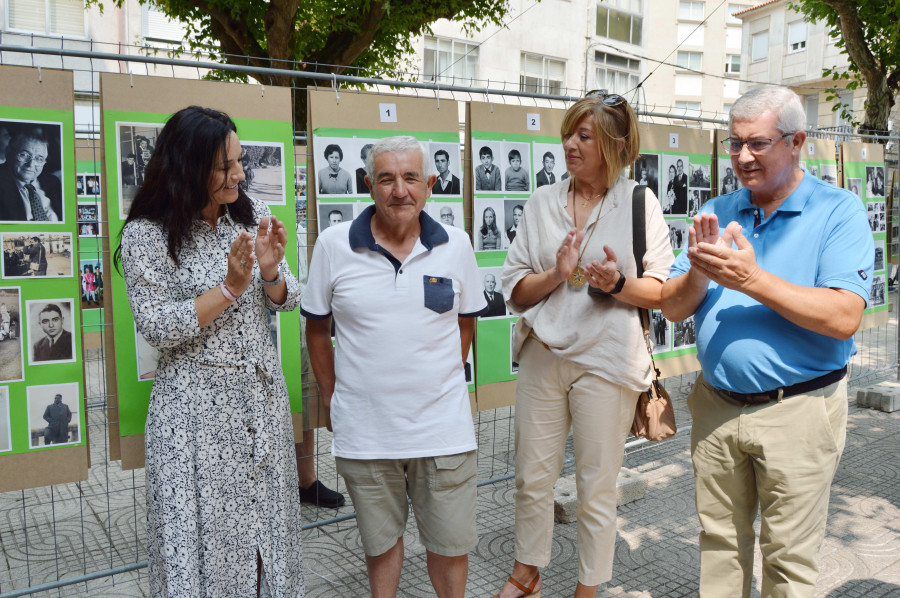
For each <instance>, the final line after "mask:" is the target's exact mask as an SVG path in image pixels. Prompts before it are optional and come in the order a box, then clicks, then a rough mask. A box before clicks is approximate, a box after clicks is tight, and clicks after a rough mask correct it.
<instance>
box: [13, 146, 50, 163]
mask: <svg viewBox="0 0 900 598" xmlns="http://www.w3.org/2000/svg"><path fill="white" fill-rule="evenodd" d="M16 159H17V160H18V161H19V162H22V163H23V164H24V163H25V162H32V163H34V164H36V165H37V166H43V165H44V164H46V163H47V158H46V156H33V155H31V152H26V151H24V150H23V151H21V152H16Z"/></svg>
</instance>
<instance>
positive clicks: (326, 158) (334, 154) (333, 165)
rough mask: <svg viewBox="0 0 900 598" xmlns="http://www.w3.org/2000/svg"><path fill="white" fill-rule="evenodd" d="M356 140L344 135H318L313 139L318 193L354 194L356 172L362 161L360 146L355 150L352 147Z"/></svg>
mask: <svg viewBox="0 0 900 598" xmlns="http://www.w3.org/2000/svg"><path fill="white" fill-rule="evenodd" d="M356 141H358V140H355V139H347V138H344V137H337V138H330V137H318V136H317V137H315V138H314V139H313V153H312V159H313V165H314V167H315V172H316V191H317V194H318V195H353V193H354V191H353V179H354V176H355V174H354V173H355V170H357V169H358V168H359V167H360V165H361V163H362V160H361V158H360V148H359V147H357V149H356V150H355V151H354V150H353V149H352V148H351V146H355V145H356V143H355V142H356ZM345 162H346V163H345ZM351 163H353V166H350V164H351Z"/></svg>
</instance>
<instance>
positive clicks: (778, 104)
mask: <svg viewBox="0 0 900 598" xmlns="http://www.w3.org/2000/svg"><path fill="white" fill-rule="evenodd" d="M770 110H772V111H774V112H775V113H776V114H777V115H778V123H777V124H776V125H775V126H776V128H777V129H778V130H779V131H781V132H782V133H796V132H797V131H803V130H805V129H806V111H805V110H804V109H803V103H802V102H801V101H800V96H798V95H797V94H796V93H794V92H793V91H791V90H790V89H788V88H787V87H781V86H763V87H756V88H754V89H751V90H750V91H748V92H747V93H745V94H744V95H742V96H741V97H739V98H738V99H737V101H735V103H734V105H733V106H732V107H731V111H730V112H729V114H728V131H729V133H730V132H731V126H732V124H733V123H734V121H735V120H753V119H755V118H759V117H760V116H762V114H763V113H765V112H768V111H770Z"/></svg>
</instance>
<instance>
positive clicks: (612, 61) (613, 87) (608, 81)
mask: <svg viewBox="0 0 900 598" xmlns="http://www.w3.org/2000/svg"><path fill="white" fill-rule="evenodd" d="M640 76H641V61H640V60H635V59H633V58H625V57H622V56H616V55H615V54H605V53H603V52H595V53H594V87H595V88H597V89H607V90H609V91H610V92H614V93H619V94H623V93H627V92H629V91H631V90H632V89H636V88H637V86H638V83H639V82H640Z"/></svg>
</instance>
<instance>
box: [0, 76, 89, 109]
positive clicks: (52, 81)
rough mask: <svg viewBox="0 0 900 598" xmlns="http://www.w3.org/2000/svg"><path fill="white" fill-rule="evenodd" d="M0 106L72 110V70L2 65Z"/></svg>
mask: <svg viewBox="0 0 900 598" xmlns="http://www.w3.org/2000/svg"><path fill="white" fill-rule="evenodd" d="M0 81H3V87H2V91H0V105H2V106H25V107H28V108H46V109H49V110H72V109H73V100H72V97H73V95H72V93H73V85H74V83H73V82H74V78H73V75H72V71H59V70H55V69H40V70H38V69H36V68H31V67H25V66H0Z"/></svg>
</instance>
